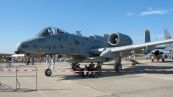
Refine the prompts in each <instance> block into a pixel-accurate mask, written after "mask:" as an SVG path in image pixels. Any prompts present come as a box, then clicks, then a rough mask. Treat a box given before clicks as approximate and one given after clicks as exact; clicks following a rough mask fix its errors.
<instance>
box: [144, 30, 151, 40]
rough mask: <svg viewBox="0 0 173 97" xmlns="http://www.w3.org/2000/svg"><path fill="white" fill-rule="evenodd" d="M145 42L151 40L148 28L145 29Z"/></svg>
mask: <svg viewBox="0 0 173 97" xmlns="http://www.w3.org/2000/svg"><path fill="white" fill-rule="evenodd" d="M147 42H151V38H150V31H149V30H145V43H147Z"/></svg>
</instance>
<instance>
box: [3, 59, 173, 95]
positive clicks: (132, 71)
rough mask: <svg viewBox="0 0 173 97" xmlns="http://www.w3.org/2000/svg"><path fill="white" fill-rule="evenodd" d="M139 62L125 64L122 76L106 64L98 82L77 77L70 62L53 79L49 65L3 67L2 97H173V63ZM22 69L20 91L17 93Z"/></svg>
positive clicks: (57, 69)
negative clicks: (47, 73)
mask: <svg viewBox="0 0 173 97" xmlns="http://www.w3.org/2000/svg"><path fill="white" fill-rule="evenodd" d="M139 62H140V63H141V64H137V65H136V66H132V65H131V63H130V62H123V72H121V73H116V72H114V71H113V66H112V64H113V63H110V62H109V63H106V65H103V67H102V68H103V71H104V72H102V73H101V75H97V76H96V77H95V78H91V77H80V76H78V75H74V73H73V72H72V71H71V69H70V65H69V63H66V62H57V63H56V66H55V69H54V70H53V74H52V76H51V77H46V76H45V75H44V70H45V68H46V63H36V65H34V66H32V65H31V66H29V67H28V66H25V64H23V63H13V64H12V66H14V67H5V64H0V66H1V69H0V97H173V62H171V61H167V62H165V63H162V62H159V63H157V62H154V63H150V61H147V60H143V61H142V60H141V61H139ZM88 64H89V63H82V64H81V67H84V65H88ZM18 65H20V67H18V73H17V75H18V78H17V79H18V81H19V83H20V88H19V89H18V91H15V88H16V77H15V75H16V72H15V66H18ZM35 68H37V77H38V78H37V91H35V89H36V71H35Z"/></svg>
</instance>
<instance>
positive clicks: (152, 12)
mask: <svg viewBox="0 0 173 97" xmlns="http://www.w3.org/2000/svg"><path fill="white" fill-rule="evenodd" d="M170 11H172V10H169V9H152V8H150V9H148V10H145V11H142V12H140V14H139V16H147V15H165V14H168V13H169V12H170Z"/></svg>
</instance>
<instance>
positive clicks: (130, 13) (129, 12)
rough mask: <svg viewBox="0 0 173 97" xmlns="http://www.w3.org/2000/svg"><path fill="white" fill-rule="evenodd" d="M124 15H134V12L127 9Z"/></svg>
mask: <svg viewBox="0 0 173 97" xmlns="http://www.w3.org/2000/svg"><path fill="white" fill-rule="evenodd" d="M126 15H127V16H132V15H134V13H133V12H132V11H128V12H127V13H126Z"/></svg>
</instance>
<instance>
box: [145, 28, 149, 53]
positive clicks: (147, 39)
mask: <svg viewBox="0 0 173 97" xmlns="http://www.w3.org/2000/svg"><path fill="white" fill-rule="evenodd" d="M144 34H145V43H147V42H151V38H150V31H149V30H145V32H144ZM149 53H151V49H146V50H145V51H144V54H145V55H147V54H149Z"/></svg>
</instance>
